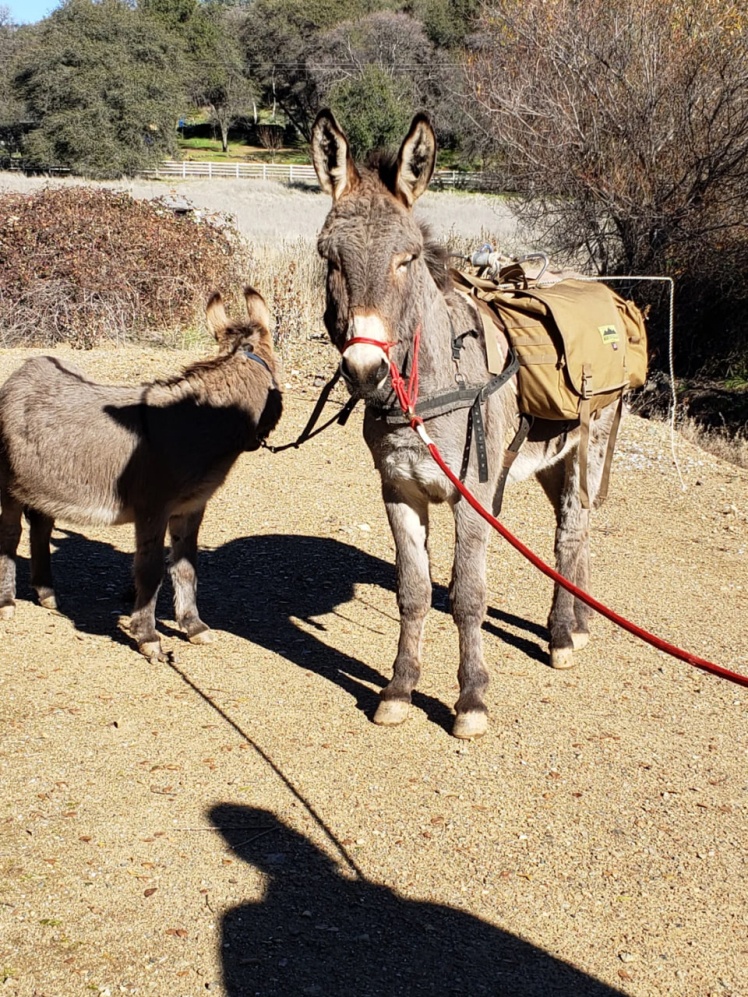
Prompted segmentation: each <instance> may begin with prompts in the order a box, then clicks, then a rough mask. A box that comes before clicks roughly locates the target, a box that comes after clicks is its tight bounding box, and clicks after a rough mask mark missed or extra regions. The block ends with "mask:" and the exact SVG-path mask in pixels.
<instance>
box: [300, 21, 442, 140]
mask: <svg viewBox="0 0 748 997" xmlns="http://www.w3.org/2000/svg"><path fill="white" fill-rule="evenodd" d="M440 63H441V59H440V56H439V53H438V52H437V51H436V50H435V49H434V46H433V45H432V44H431V42H430V41H429V39H428V38H427V37H426V34H425V32H424V30H423V25H422V24H421V23H420V22H419V21H416V20H414V19H413V18H412V17H410V16H409V15H408V14H402V13H393V12H391V11H378V12H376V13H374V14H368V15H367V16H366V17H363V18H361V19H360V20H358V21H344V22H343V23H341V24H338V25H336V26H335V27H334V28H331V29H330V30H329V31H326V32H324V33H323V34H321V35H320V36H319V38H318V40H317V43H316V45H315V47H314V49H313V51H312V52H311V54H310V56H309V63H308V65H309V69H310V72H311V73H312V76H313V78H314V81H315V85H316V88H317V90H318V92H319V95H320V100H321V101H323V102H324V103H326V104H329V105H330V106H331V107H332V108H333V110H334V111H335V112H336V114H338V115H339V117H340V120H341V122H342V123H343V125H344V127H345V129H346V132H347V135H348V138H349V139H350V141H351V146H352V148H353V151H354V153H356V154H360V153H362V152H365V151H366V150H368V149H372V148H377V147H379V146H385V145H391V144H394V143H396V142H399V141H400V139H401V138H402V135H403V133H404V132H405V131H407V128H408V124H409V123H410V120H411V118H412V116H413V114H414V113H415V112H416V111H418V110H428V111H430V112H431V113H432V115H433V114H434V112H435V111H436V110H437V108H438V106H439V102H440V98H441V85H442V83H443V79H444V76H443V73H442V71H441V67H440Z"/></svg>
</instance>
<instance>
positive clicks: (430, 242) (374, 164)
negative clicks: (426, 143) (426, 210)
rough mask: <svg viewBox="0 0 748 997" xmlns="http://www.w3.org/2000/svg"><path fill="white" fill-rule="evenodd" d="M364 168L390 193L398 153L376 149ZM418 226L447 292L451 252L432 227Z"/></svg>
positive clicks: (426, 254)
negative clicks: (439, 239)
mask: <svg viewBox="0 0 748 997" xmlns="http://www.w3.org/2000/svg"><path fill="white" fill-rule="evenodd" d="M364 168H365V169H367V170H369V171H371V172H372V173H374V174H376V175H377V176H378V177H379V179H380V181H381V182H382V184H383V185H384V186H385V187H386V188H387V190H388V191H389V192H390V193H393V192H394V190H395V183H396V180H397V155H396V154H395V153H393V152H391V151H390V150H386V149H376V150H375V151H374V152H370V153H369V155H368V156H367V157H366V160H365V163H364ZM418 227H419V228H420V230H421V233H422V235H423V248H424V256H423V258H424V260H425V261H426V266H427V267H428V268H429V273H430V274H431V276H432V277H433V278H434V281H435V283H436V286H437V287H438V288H439V290H440V291H441V292H442V293H443V294H446V292H447V291H449V290H450V289H451V287H452V279H451V277H450V276H449V253H448V252H447V250H446V248H445V247H444V246H443V245H442V243H440V242H439V241H438V240H437V239H436V237H435V236H434V234H433V232H432V231H431V228H430V227H429V226H428V225H427V224H426V223H425V222H422V221H420V220H419V221H418Z"/></svg>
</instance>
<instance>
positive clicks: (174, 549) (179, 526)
mask: <svg viewBox="0 0 748 997" xmlns="http://www.w3.org/2000/svg"><path fill="white" fill-rule="evenodd" d="M204 512H205V506H203V508H202V509H200V510H199V511H198V512H191V513H188V514H187V515H184V516H172V517H171V519H170V520H169V535H170V536H171V552H170V554H169V574H170V575H171V581H172V585H173V586H174V613H175V615H176V618H177V623H178V624H179V626H180V627H181V628H182V629H183V630H184V631H185V633H186V634H187V636H188V637H189V639H190V641H191V642H192V643H193V644H208V643H210V641H212V640H213V634H212V632H211V630H210V628H209V627H208V625H207V623H203V621H202V620H201V619H200V616H199V614H198V612H197V602H196V594H197V534H198V531H199V529H200V524H201V523H202V521H203V513H204Z"/></svg>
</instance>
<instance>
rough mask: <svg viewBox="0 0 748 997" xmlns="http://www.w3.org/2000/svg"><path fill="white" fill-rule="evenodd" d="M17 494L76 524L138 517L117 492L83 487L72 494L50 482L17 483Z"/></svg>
mask: <svg viewBox="0 0 748 997" xmlns="http://www.w3.org/2000/svg"><path fill="white" fill-rule="evenodd" d="M13 493H14V495H15V496H16V498H17V499H18V500H19V501H20V502H22V503H23V504H24V505H27V506H29V507H30V508H32V509H36V510H37V511H38V512H43V513H45V514H46V515H47V516H51V517H52V519H55V520H62V521H64V522H68V523H73V524H75V525H76V526H118V525H120V524H122V523H131V522H133V519H134V515H133V510H132V509H131V508H127V507H125V506H123V505H122V503H120V502H118V501H117V499H116V497H115V496H114V495H106V494H101V493H96V492H92V493H88V494H87V493H86V490H85V489H83V488H78V489H77V490H76V494H75V495H71V494H69V493H68V494H66V493H65V491H64V490H58V489H55V488H54V487H49V485H48V487H47V488H43V489H42V488H31V489H24V488H22V487H19V486H18V485H17V484H16V486H15V487H14V488H13Z"/></svg>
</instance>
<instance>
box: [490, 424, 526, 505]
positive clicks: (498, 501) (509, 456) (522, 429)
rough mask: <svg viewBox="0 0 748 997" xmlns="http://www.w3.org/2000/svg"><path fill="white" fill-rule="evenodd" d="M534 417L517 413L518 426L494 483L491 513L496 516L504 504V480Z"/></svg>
mask: <svg viewBox="0 0 748 997" xmlns="http://www.w3.org/2000/svg"><path fill="white" fill-rule="evenodd" d="M533 422H535V419H534V418H533V417H532V416H531V415H527V414H526V413H524V412H520V414H519V427H518V428H517V432H516V433H515V434H514V438H513V439H512V442H511V443H510V444H509V446H508V447H507V448H506V450H505V451H504V460H503V462H502V465H501V474H500V475H499V480H498V483H497V485H496V493H495V494H494V497H493V514H494V516H498V515H499V513H500V512H501V507H502V505H503V504H504V489H505V488H506V480H507V478H508V477H509V471H510V469H511V466H512V464H513V463H514V461H515V459H516V457H517V454H518V453H519V451H520V447H521V446H522V444H523V443H524V442H525V440H526V439H527V434H528V433H529V432H530V430H531V429H532V424H533Z"/></svg>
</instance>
